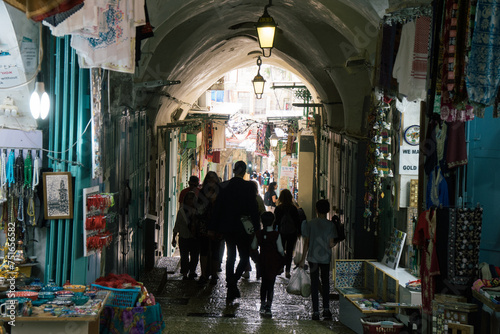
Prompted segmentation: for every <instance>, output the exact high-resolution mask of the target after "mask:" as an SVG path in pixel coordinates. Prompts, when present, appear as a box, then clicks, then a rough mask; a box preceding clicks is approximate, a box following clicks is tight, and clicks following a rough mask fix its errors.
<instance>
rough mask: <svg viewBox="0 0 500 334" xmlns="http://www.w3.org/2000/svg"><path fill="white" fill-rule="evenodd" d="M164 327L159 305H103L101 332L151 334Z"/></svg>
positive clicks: (103, 333) (105, 333) (158, 331)
mask: <svg viewBox="0 0 500 334" xmlns="http://www.w3.org/2000/svg"><path fill="white" fill-rule="evenodd" d="M164 328H165V322H164V321H163V317H162V313H161V306H160V304H156V305H153V306H147V307H112V306H105V307H104V310H103V311H102V314H101V317H100V329H99V330H100V331H99V332H100V333H101V334H122V333H134V334H146V333H147V334H153V333H161V332H162V330H163V329H164Z"/></svg>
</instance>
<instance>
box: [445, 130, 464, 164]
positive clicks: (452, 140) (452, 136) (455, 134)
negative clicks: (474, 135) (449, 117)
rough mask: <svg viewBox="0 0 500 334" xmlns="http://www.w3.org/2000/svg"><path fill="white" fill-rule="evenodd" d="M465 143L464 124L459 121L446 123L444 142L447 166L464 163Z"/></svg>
mask: <svg viewBox="0 0 500 334" xmlns="http://www.w3.org/2000/svg"><path fill="white" fill-rule="evenodd" d="M467 162H468V160H467V143H466V141H465V124H464V123H463V122H460V121H456V122H451V123H449V124H448V135H447V144H446V163H447V165H448V168H455V167H458V166H463V165H466V164H467Z"/></svg>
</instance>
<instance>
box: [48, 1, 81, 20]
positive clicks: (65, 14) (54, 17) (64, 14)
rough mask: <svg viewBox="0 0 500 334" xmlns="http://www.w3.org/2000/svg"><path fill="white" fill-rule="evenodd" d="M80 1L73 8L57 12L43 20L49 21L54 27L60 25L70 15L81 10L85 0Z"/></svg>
mask: <svg viewBox="0 0 500 334" xmlns="http://www.w3.org/2000/svg"><path fill="white" fill-rule="evenodd" d="M78 2H80V3H79V4H77V5H76V6H74V7H73V8H71V9H69V10H67V11H64V12H58V13H55V14H53V15H51V16H49V17H47V18H45V19H44V20H43V22H48V23H50V24H51V25H52V26H54V27H56V26H58V25H59V24H60V23H61V22H63V21H64V20H66V19H67V18H68V17H70V16H71V15H73V14H75V13H76V12H77V11H79V10H80V9H82V8H83V0H82V1H78Z"/></svg>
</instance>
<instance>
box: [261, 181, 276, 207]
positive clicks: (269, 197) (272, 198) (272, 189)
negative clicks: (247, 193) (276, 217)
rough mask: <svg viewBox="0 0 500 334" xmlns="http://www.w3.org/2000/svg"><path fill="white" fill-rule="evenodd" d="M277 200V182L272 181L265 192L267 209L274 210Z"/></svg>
mask: <svg viewBox="0 0 500 334" xmlns="http://www.w3.org/2000/svg"><path fill="white" fill-rule="evenodd" d="M277 200H278V195H277V194H276V182H271V183H270V184H269V187H268V188H267V191H266V193H265V194H264V204H265V205H266V209H267V211H271V212H274V208H276V201H277Z"/></svg>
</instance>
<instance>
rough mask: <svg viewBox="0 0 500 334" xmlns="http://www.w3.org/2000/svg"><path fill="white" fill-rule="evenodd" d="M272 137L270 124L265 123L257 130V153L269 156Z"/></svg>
mask: <svg viewBox="0 0 500 334" xmlns="http://www.w3.org/2000/svg"><path fill="white" fill-rule="evenodd" d="M270 137H271V127H270V126H269V124H267V123H266V124H263V125H262V127H261V128H259V130H258V131H257V139H256V140H257V143H256V149H255V154H257V155H260V156H264V157H267V156H268V155H269V147H270V146H271V145H270V140H269V138H270Z"/></svg>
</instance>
